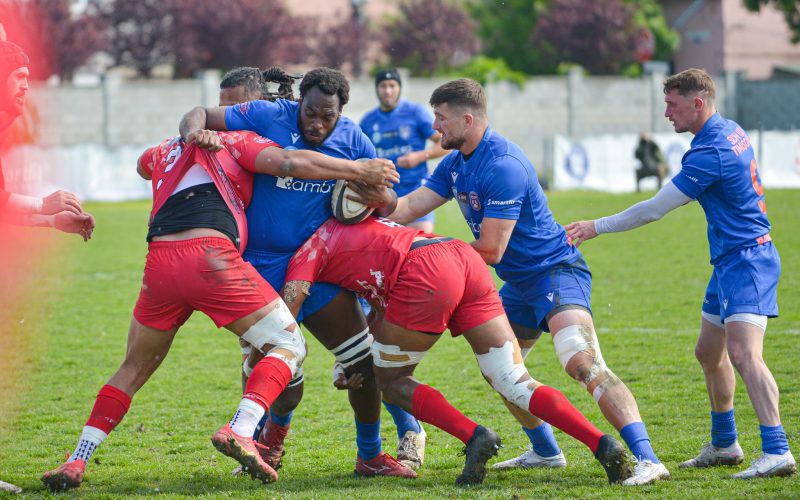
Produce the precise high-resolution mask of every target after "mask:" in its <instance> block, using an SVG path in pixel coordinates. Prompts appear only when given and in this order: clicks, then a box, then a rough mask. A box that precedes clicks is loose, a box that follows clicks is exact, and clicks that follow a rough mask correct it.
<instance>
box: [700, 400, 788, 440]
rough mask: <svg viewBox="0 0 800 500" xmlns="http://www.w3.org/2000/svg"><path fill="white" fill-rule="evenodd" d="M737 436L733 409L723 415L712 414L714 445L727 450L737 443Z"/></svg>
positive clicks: (712, 438) (713, 412)
mask: <svg viewBox="0 0 800 500" xmlns="http://www.w3.org/2000/svg"><path fill="white" fill-rule="evenodd" d="M736 435H737V433H736V420H734V418H733V408H731V409H730V410H728V411H724V412H721V413H717V412H715V411H712V412H711V444H712V445H714V446H716V447H717V448H727V447H728V446H730V445H732V444H733V443H734V442H735V441H736ZM784 439H785V437H784Z"/></svg>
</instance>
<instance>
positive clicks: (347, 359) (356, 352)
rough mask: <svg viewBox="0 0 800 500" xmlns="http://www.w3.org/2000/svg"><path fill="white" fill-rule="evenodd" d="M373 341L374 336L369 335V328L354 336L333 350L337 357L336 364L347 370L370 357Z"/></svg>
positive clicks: (332, 352)
mask: <svg viewBox="0 0 800 500" xmlns="http://www.w3.org/2000/svg"><path fill="white" fill-rule="evenodd" d="M372 340H373V339H372V334H371V333H369V328H365V329H364V331H362V332H359V333H357V334H355V335H353V336H352V337H350V338H349V339H347V340H346V341H344V342H342V343H341V344H339V345H338V346H336V347H334V348H333V349H331V354H333V355H334V356H335V357H336V362H337V363H338V364H340V365H341V366H342V368H347V367H349V366H352V365H354V364H356V363H358V362H359V361H361V360H362V359H365V358H366V357H367V356H369V354H370V347H371V346H372Z"/></svg>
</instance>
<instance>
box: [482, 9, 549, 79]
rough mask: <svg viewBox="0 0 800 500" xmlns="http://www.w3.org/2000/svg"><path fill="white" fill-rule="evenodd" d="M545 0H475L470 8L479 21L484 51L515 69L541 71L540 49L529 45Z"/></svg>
mask: <svg viewBox="0 0 800 500" xmlns="http://www.w3.org/2000/svg"><path fill="white" fill-rule="evenodd" d="M542 3H543V2H542V0H506V1H504V2H497V1H496V0H472V1H471V2H470V3H469V11H470V15H471V16H472V19H474V20H475V22H476V23H477V24H478V36H480V38H481V41H482V42H483V50H482V52H483V54H484V55H486V56H488V57H490V58H494V59H502V60H504V61H505V62H506V63H507V64H508V66H509V67H510V68H511V69H513V70H517V71H522V72H524V73H528V74H536V73H539V72H540V71H541V69H540V65H539V57H538V56H539V53H538V52H537V51H535V50H527V48H528V47H529V46H530V39H531V33H533V30H534V27H535V26H536V20H537V17H538V10H539V8H540V6H541V5H540V4H542Z"/></svg>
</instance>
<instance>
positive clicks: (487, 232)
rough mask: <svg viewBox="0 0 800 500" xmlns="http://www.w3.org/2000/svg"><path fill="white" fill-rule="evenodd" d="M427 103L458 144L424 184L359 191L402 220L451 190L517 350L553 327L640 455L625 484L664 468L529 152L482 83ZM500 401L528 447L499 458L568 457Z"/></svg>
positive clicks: (564, 360)
mask: <svg viewBox="0 0 800 500" xmlns="http://www.w3.org/2000/svg"><path fill="white" fill-rule="evenodd" d="M430 104H431V106H433V112H434V116H435V122H434V128H435V129H436V130H437V131H439V132H440V133H441V134H442V147H444V148H445V149H453V150H455V151H453V152H451V153H450V154H449V155H448V156H447V157H445V158H444V159H443V160H442V161H441V162H440V163H439V165H438V166H437V167H436V170H435V171H434V172H433V174H432V175H431V178H430V179H429V180H428V182H427V184H426V185H425V186H422V187H420V188H418V189H417V190H415V191H413V192H412V193H410V194H408V195H406V196H404V197H402V198H400V199H399V200H396V203H395V202H394V200H391V201H390V197H391V196H393V193H392V192H391V191H388V190H386V191H378V192H376V191H370V190H364V189H359V194H361V195H362V198H364V199H365V201H368V202H370V203H371V204H373V205H389V206H388V207H387V208H386V209H384V210H383V211H382V213H383V214H386V213H391V218H392V219H393V220H396V221H397V222H401V223H402V222H407V221H409V220H414V219H416V218H417V217H419V215H420V214H424V213H428V212H430V211H431V210H433V209H435V208H436V207H438V206H440V205H442V204H444V203H445V202H447V200H449V199H450V198H455V199H456V200H457V202H458V205H459V207H460V208H461V212H462V214H463V215H464V218H465V219H466V221H467V224H468V225H469V227H470V229H471V231H472V233H473V235H474V236H475V238H476V240H475V241H473V242H472V246H473V247H474V248H475V250H477V251H478V253H479V254H481V256H482V257H483V259H484V261H485V262H486V263H488V264H490V265H492V266H493V267H494V268H495V270H496V271H497V275H498V276H499V277H500V278H502V279H503V280H504V281H505V285H504V286H503V287H502V289H501V290H500V296H501V298H502V300H503V307H504V308H505V310H506V314H507V315H508V318H509V320H510V321H511V325H512V327H513V329H514V333H515V334H516V336H517V338H518V340H519V343H520V346H521V348H522V351H523V355H525V354H527V353H528V352H529V351H530V349H531V348H532V347H533V345H534V343H535V342H536V340H537V339H538V338H539V337H540V335H541V332H542V331H549V332H550V333H551V334H552V336H553V344H554V345H555V349H556V354H557V355H558V358H559V360H560V361H561V364H562V366H564V368H565V370H566V371H567V373H568V374H569V375H570V376H572V377H573V378H574V379H576V380H577V381H579V382H580V383H581V384H583V385H584V387H586V389H587V390H588V391H589V393H590V394H592V395H593V396H594V398H595V400H596V401H597V404H598V405H599V407H600V409H601V411H602V412H603V415H604V416H605V418H606V419H607V420H608V421H609V423H611V424H612V425H613V426H614V427H615V428H616V429H617V430H619V431H620V434H621V435H622V438H623V439H624V440H625V442H626V443H627V444H628V447H629V448H630V449H631V451H632V453H633V455H634V457H635V458H636V459H637V464H636V467H635V470H634V475H633V476H632V477H631V478H629V479H627V480H626V481H625V482H624V484H629V485H631V484H633V485H636V484H648V483H652V482H654V481H657V480H659V479H665V478H667V477H669V471H667V469H666V467H664V465H663V464H661V463H660V462H659V460H658V458H657V457H656V454H655V453H654V452H653V449H652V447H651V445H650V438H649V437H648V435H647V429H646V427H645V425H644V423H643V422H642V419H641V417H640V415H639V409H638V407H637V405H636V401H635V399H634V398H633V395H632V394H631V392H630V390H628V388H627V387H626V386H625V384H624V383H623V382H622V381H621V380H620V379H619V378H618V377H617V376H616V375H614V373H613V372H612V371H611V370H610V369H609V368H608V366H607V365H606V363H605V361H604V360H603V356H602V355H601V353H600V344H599V343H598V340H597V335H596V334H595V330H594V325H593V322H592V314H591V306H590V294H591V283H592V282H591V277H592V275H591V273H590V272H589V269H588V268H587V266H586V262H584V260H583V256H582V255H581V253H580V252H579V251H578V250H577V249H576V248H575V247H574V246H572V244H571V243H570V241H569V239H568V238H567V235H566V233H565V231H564V228H562V227H561V226H560V225H559V224H558V223H556V221H555V220H554V219H553V215H552V213H551V212H550V209H549V208H548V206H547V198H546V197H545V195H544V192H543V191H542V188H541V186H540V185H539V182H538V180H537V176H536V171H535V170H534V168H533V166H532V165H531V163H530V161H529V160H528V159H527V158H526V157H525V154H524V153H523V152H522V150H521V149H520V148H519V147H518V146H517V145H516V144H514V143H512V142H510V141H508V140H507V139H505V138H504V137H502V136H501V135H499V134H498V133H497V132H495V131H494V130H492V129H491V128H490V127H489V122H488V118H487V113H486V96H485V94H484V91H483V88H482V87H481V86H480V84H479V83H477V82H475V81H473V80H469V79H460V80H454V81H452V82H448V83H446V84H444V85H442V86H440V87H439V88H437V89H436V90H435V91H434V92H433V95H432V96H431V99H430ZM506 406H508V407H509V409H510V410H511V412H512V414H514V416H515V417H516V418H517V419H518V420H519V421H520V423H521V424H522V426H523V430H524V431H525V433H526V434H527V435H528V437H529V439H530V441H531V444H532V449H531V450H529V451H527V452H526V453H525V454H523V455H522V456H520V457H517V458H514V459H511V460H508V461H506V462H502V463H500V464H496V466H495V467H498V468H501V469H502V468H528V467H564V466H565V465H566V460H565V458H564V455H563V453H562V452H561V450H560V449H559V447H558V444H557V443H556V441H555V438H554V437H553V432H552V429H551V428H550V426H549V425H547V424H544V423H542V422H541V420H536V419H531V418H523V417H522V416H521V415H520V413H519V412H516V411H515V410H514V409H513V408H512V407H511V405H509V404H508V403H506Z"/></svg>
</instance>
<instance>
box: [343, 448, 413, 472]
mask: <svg viewBox="0 0 800 500" xmlns="http://www.w3.org/2000/svg"><path fill="white" fill-rule="evenodd" d="M354 472H355V473H356V475H358V476H361V477H375V476H388V477H403V478H406V479H416V477H417V473H416V472H414V471H413V469H411V468H410V467H408V466H406V465H403V464H401V463H400V462H398V461H397V459H395V458H394V457H393V456H391V455H389V454H388V453H386V452H384V451H382V452H380V453H379V454H378V456H376V457H375V458H371V459H369V460H364V459H362V458H361V457H359V456H356V470H355V471H354Z"/></svg>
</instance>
